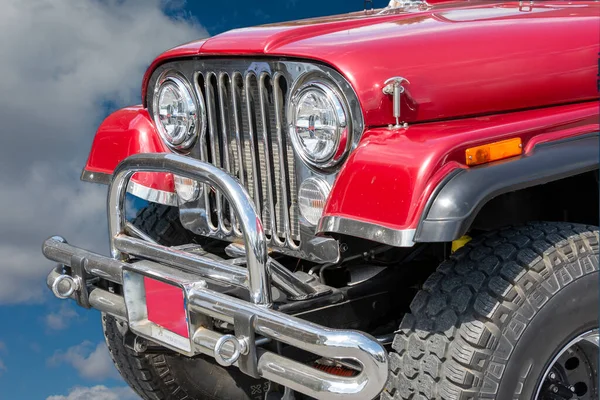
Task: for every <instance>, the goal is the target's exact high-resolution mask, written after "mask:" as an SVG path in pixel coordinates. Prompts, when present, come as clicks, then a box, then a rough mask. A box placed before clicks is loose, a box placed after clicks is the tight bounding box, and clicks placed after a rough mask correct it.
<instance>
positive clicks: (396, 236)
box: [317, 216, 416, 247]
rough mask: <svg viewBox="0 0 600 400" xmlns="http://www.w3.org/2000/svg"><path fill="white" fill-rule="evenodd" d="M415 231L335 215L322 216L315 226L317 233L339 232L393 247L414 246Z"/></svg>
mask: <svg viewBox="0 0 600 400" xmlns="http://www.w3.org/2000/svg"><path fill="white" fill-rule="evenodd" d="M415 231H416V230H415V229H392V228H387V227H385V226H381V225H377V224H372V223H370V222H363V221H357V220H355V219H350V218H344V217H337V216H326V217H322V218H321V220H320V221H319V225H318V227H317V234H319V233H340V234H343V235H348V236H354V237H358V238H362V239H367V240H371V241H374V242H379V243H383V244H387V245H390V246H394V247H412V246H414V245H415V242H414V241H413V239H414V237H415Z"/></svg>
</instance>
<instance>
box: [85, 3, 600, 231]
mask: <svg viewBox="0 0 600 400" xmlns="http://www.w3.org/2000/svg"><path fill="white" fill-rule="evenodd" d="M599 14H600V3H594V2H585V1H580V2H572V3H569V2H562V1H547V2H543V3H540V2H537V3H535V4H534V5H533V6H530V5H529V3H526V4H525V5H522V4H520V3H519V2H497V3H493V2H477V1H474V2H468V3H467V2H462V3H458V2H439V3H438V4H436V5H433V6H432V7H429V8H427V9H424V10H421V11H411V12H400V11H398V12H394V13H392V14H390V15H374V14H368V15H367V14H365V13H364V12H358V13H354V14H349V15H344V16H334V17H327V18H320V19H312V20H304V21H295V22H289V23H283V24H275V25H269V26H261V27H256V28H245V29H238V30H234V31H230V32H226V33H224V34H221V35H218V36H215V37H212V38H210V39H206V40H201V41H198V42H191V43H188V44H185V45H183V46H180V47H177V48H175V49H171V50H169V51H167V52H165V53H163V54H162V55H160V56H159V57H158V58H157V59H156V60H155V61H154V62H153V63H152V65H151V66H150V68H149V69H148V71H147V73H146V76H145V80H144V83H143V91H144V92H145V90H146V87H147V83H148V82H147V80H148V78H149V77H150V75H151V73H152V71H153V70H154V68H156V67H157V66H158V65H160V64H161V63H163V62H165V61H168V60H171V59H174V58H184V57H192V56H203V57H204V56H206V57H211V56H249V55H255V56H260V55H267V56H273V57H277V56H285V57H288V58H300V59H308V60H317V61H321V62H324V63H327V64H328V65H331V66H333V67H334V68H336V69H337V70H338V71H340V72H341V73H342V74H343V75H344V76H345V77H346V78H347V79H348V81H349V82H350V83H351V84H352V86H353V87H354V89H355V91H356V92H357V94H358V97H359V101H360V103H361V106H362V109H363V112H364V117H365V123H366V126H367V127H368V128H367V130H366V131H365V133H364V134H363V137H362V138H361V141H360V144H359V146H358V148H357V149H356V150H355V151H354V152H353V153H352V154H351V156H350V157H349V159H348V160H347V162H346V163H345V165H344V166H343V167H342V169H341V172H340V175H339V177H338V179H337V181H336V183H335V185H334V187H333V190H332V194H331V196H330V199H329V201H328V203H327V205H326V208H325V214H324V215H335V216H344V217H348V218H352V219H357V220H362V221H366V222H371V223H376V224H380V225H383V226H387V227H390V228H395V229H409V228H414V227H416V224H417V222H418V219H419V216H420V214H421V212H422V210H423V208H424V206H425V203H426V201H427V199H428V198H429V196H430V195H431V193H432V192H433V190H434V189H435V187H436V186H437V185H438V184H439V182H441V181H442V180H443V179H444V177H445V176H447V174H448V173H449V172H451V171H452V170H453V169H456V168H465V166H464V150H465V149H466V148H467V147H471V146H475V145H479V144H484V143H489V142H493V141H498V140H502V139H508V138H512V137H517V136H518V137H520V138H521V139H522V141H523V145H524V150H525V151H526V152H529V151H531V150H532V148H533V147H534V145H535V144H538V143H543V142H547V141H552V140H558V139H561V138H564V137H569V136H573V135H580V134H585V133H589V132H594V131H598V104H597V99H598V92H597V87H596V79H597V76H596V75H597V68H598V65H597V57H598V56H597V53H598V49H599V41H600V39H599V38H600V23H599ZM397 75H400V76H403V77H405V78H407V79H408V80H409V81H410V84H407V85H405V87H406V95H405V96H403V104H402V120H405V121H407V122H409V123H410V127H409V128H408V129H406V130H393V131H391V130H389V129H387V128H385V126H387V125H388V124H391V123H393V122H394V119H393V118H392V104H391V98H390V97H388V96H384V95H383V94H382V92H381V89H382V83H383V82H384V81H385V80H386V79H388V78H389V77H392V76H397ZM142 98H144V99H145V96H143V97H142ZM416 122H419V123H416ZM378 127H379V128H378ZM164 151H168V150H167V149H166V148H165V146H164V145H163V143H162V142H161V140H160V138H159V137H158V134H157V132H156V131H155V129H154V127H153V124H152V121H151V120H150V118H149V116H148V114H147V112H146V111H145V110H144V109H142V108H141V107H131V108H127V109H124V110H120V111H118V112H116V113H115V114H113V115H111V116H110V117H109V118H107V120H106V121H105V122H104V123H103V124H102V126H101V127H100V129H99V131H98V134H97V135H96V139H95V140H94V145H93V147H92V153H91V154H90V159H89V160H88V165H87V167H86V168H88V169H89V170H90V171H98V172H105V173H111V172H112V170H113V169H114V167H115V166H116V165H117V163H118V162H120V161H121V160H122V159H124V158H125V157H127V156H129V155H132V154H136V153H146V152H164ZM155 176H156V175H155ZM136 179H137V177H136ZM143 180H144V182H146V183H145V184H147V185H150V186H149V187H155V188H159V189H161V190H168V191H173V187H172V180H170V179H167V178H165V179H161V178H160V177H158V178H143ZM381 193H385V194H386V195H385V196H382V195H381Z"/></svg>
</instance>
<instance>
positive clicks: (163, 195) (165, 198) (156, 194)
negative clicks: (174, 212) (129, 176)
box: [127, 181, 177, 207]
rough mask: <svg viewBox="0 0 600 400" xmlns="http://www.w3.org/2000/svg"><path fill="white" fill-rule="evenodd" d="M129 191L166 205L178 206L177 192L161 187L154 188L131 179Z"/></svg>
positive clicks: (142, 197) (128, 186)
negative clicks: (167, 190)
mask: <svg viewBox="0 0 600 400" xmlns="http://www.w3.org/2000/svg"><path fill="white" fill-rule="evenodd" d="M127 192H128V193H131V194H132V195H134V196H136V197H139V198H140V199H144V200H146V201H149V202H152V203H159V204H164V205H166V206H174V207H176V206H177V194H176V193H171V192H166V191H164V190H160V189H152V188H149V187H147V186H144V185H141V184H139V183H137V182H134V181H129V184H128V185H127Z"/></svg>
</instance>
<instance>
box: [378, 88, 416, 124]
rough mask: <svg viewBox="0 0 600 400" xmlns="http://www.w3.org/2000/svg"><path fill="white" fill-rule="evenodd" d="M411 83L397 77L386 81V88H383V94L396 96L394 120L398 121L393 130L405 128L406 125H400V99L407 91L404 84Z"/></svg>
mask: <svg viewBox="0 0 600 400" xmlns="http://www.w3.org/2000/svg"><path fill="white" fill-rule="evenodd" d="M404 82H406V83H410V82H409V81H408V79H406V78H403V77H401V76H395V77H393V78H390V79H388V80H387V81H385V86H384V87H383V94H385V95H388V96H394V110H393V112H394V118H395V119H396V125H395V126H393V128H396V129H398V128H405V127H406V124H400V97H401V96H402V94H403V93H404V92H405V91H406V89H404V86H402V84H403V83H404Z"/></svg>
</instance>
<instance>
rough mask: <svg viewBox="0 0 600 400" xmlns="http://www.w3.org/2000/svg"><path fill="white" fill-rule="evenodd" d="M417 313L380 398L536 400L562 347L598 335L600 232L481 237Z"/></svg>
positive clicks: (534, 230)
mask: <svg viewBox="0 0 600 400" xmlns="http://www.w3.org/2000/svg"><path fill="white" fill-rule="evenodd" d="M410 308H411V313H410V314H407V315H406V316H405V317H404V319H403V321H402V323H401V325H400V330H399V333H398V334H397V335H396V337H395V340H394V342H393V345H392V347H393V350H394V352H391V353H390V369H391V371H390V378H389V380H388V384H387V386H386V389H385V391H384V393H382V395H381V398H382V399H385V400H388V399H395V400H401V399H402V400H408V399H413V400H416V399H429V400H433V399H445V400H465V399H498V400H505V399H506V400H512V399H527V400H529V399H535V396H536V392H537V390H538V389H539V388H540V387H541V386H542V379H543V376H544V373H545V371H547V370H548V368H549V367H550V366H551V361H552V360H553V359H554V358H555V356H556V355H557V353H558V352H559V350H561V349H562V348H564V346H565V345H566V344H567V343H569V342H570V341H571V340H572V339H574V338H576V337H577V336H578V335H581V334H583V333H585V332H587V331H590V330H592V329H597V328H598V228H596V227H586V226H582V225H574V224H565V223H535V224H533V223H532V224H528V225H525V226H521V227H517V228H510V229H505V230H501V231H498V232H494V233H491V234H488V235H484V236H482V237H479V238H476V239H474V240H473V241H472V242H470V243H469V244H467V245H466V246H464V247H463V248H461V249H459V250H458V251H457V252H456V253H455V254H453V255H452V256H451V257H450V258H449V259H448V260H447V261H445V262H444V263H442V264H441V265H440V267H439V268H438V270H437V272H435V273H434V274H432V275H431V276H430V277H429V279H428V280H427V281H426V282H425V284H424V285H423V288H422V290H421V291H420V292H419V293H418V294H417V295H416V296H415V298H414V300H413V301H412V303H411V306H410ZM590 389H591V388H590ZM594 390H595V393H590V394H591V396H592V397H590V398H595V399H597V398H598V392H597V386H596V388H595V389H594ZM594 396H595V397H594ZM539 398H540V399H542V398H545V397H541V395H540V397H539Z"/></svg>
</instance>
